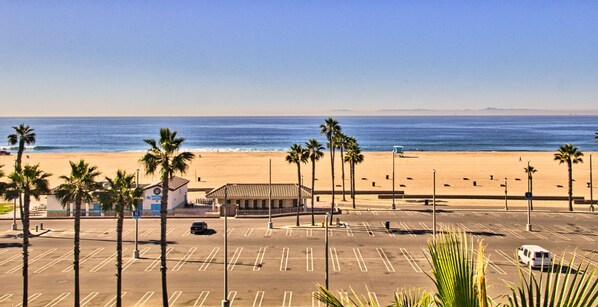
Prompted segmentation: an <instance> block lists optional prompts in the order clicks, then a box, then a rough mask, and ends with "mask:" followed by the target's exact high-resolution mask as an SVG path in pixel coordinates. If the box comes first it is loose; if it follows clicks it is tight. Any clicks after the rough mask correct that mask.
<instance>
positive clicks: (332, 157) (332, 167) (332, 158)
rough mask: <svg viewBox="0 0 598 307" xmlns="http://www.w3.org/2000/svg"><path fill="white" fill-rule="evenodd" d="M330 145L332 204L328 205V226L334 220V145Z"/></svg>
mask: <svg viewBox="0 0 598 307" xmlns="http://www.w3.org/2000/svg"><path fill="white" fill-rule="evenodd" d="M329 143H330V166H331V170H332V202H331V203H330V225H332V220H333V219H334V144H333V143H332V140H330V141H329Z"/></svg>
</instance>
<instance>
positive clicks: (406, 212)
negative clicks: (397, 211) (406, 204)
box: [403, 211, 413, 215]
mask: <svg viewBox="0 0 598 307" xmlns="http://www.w3.org/2000/svg"><path fill="white" fill-rule="evenodd" d="M403 213H405V214H407V215H413V212H411V211H403Z"/></svg>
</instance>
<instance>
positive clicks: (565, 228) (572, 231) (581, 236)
mask: <svg viewBox="0 0 598 307" xmlns="http://www.w3.org/2000/svg"><path fill="white" fill-rule="evenodd" d="M555 226H556V227H558V228H561V229H563V230H564V231H567V232H570V234H571V235H576V236H578V237H580V238H582V239H584V240H586V241H590V242H594V239H592V238H590V237H588V236H586V235H582V234H580V233H576V232H575V229H573V228H569V227H565V226H560V225H555Z"/></svg>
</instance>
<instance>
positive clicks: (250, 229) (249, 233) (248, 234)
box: [243, 228, 253, 237]
mask: <svg viewBox="0 0 598 307" xmlns="http://www.w3.org/2000/svg"><path fill="white" fill-rule="evenodd" d="M252 232H253V228H249V229H247V230H246V231H245V234H244V235H243V236H244V237H249V236H251V233H252Z"/></svg>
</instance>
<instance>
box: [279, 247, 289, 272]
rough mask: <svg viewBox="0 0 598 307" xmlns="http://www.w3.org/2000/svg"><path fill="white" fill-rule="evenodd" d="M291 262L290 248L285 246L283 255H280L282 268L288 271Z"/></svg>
mask: <svg viewBox="0 0 598 307" xmlns="http://www.w3.org/2000/svg"><path fill="white" fill-rule="evenodd" d="M288 263H289V248H288V247H285V248H283V249H282V256H281V257H280V270H281V271H286V270H287V265H288Z"/></svg>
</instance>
